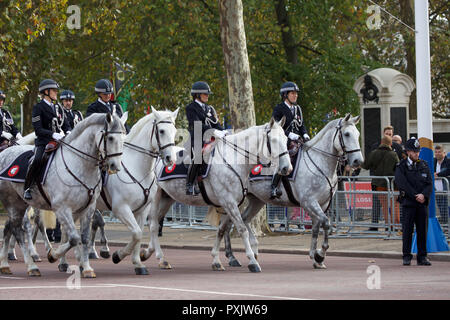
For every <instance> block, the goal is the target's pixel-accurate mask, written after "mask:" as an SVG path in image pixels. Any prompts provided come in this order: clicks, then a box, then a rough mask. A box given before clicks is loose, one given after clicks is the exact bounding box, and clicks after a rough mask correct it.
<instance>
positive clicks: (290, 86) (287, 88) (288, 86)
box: [280, 81, 300, 101]
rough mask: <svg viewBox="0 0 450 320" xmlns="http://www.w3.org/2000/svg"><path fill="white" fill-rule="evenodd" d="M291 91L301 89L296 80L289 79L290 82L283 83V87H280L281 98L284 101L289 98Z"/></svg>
mask: <svg viewBox="0 0 450 320" xmlns="http://www.w3.org/2000/svg"><path fill="white" fill-rule="evenodd" d="M291 91H297V92H299V91H300V89H299V88H298V86H297V85H296V84H295V83H294V82H291V81H288V82H285V83H283V85H282V86H281V89H280V96H281V99H282V100H283V101H284V100H285V99H286V98H287V95H288V93H289V92H291Z"/></svg>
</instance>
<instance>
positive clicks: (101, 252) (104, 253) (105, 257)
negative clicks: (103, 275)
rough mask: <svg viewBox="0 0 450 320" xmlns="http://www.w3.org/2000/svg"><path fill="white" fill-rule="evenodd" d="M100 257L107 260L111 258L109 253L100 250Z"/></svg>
mask: <svg viewBox="0 0 450 320" xmlns="http://www.w3.org/2000/svg"><path fill="white" fill-rule="evenodd" d="M100 257H102V258H103V259H109V257H111V255H110V254H109V251H107V250H100Z"/></svg>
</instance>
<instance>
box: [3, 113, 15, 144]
mask: <svg viewBox="0 0 450 320" xmlns="http://www.w3.org/2000/svg"><path fill="white" fill-rule="evenodd" d="M2 131H6V132H9V133H11V134H12V135H13V136H14V137H15V136H16V135H17V134H18V133H19V130H18V129H17V128H16V126H15V125H14V120H13V118H12V116H11V114H10V113H9V112H8V111H7V110H5V109H3V108H0V135H1V133H2ZM5 140H7V139H6V138H3V137H1V136H0V144H1V143H3V141H5Z"/></svg>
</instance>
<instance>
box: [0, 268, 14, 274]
mask: <svg viewBox="0 0 450 320" xmlns="http://www.w3.org/2000/svg"><path fill="white" fill-rule="evenodd" d="M0 273H1V274H12V272H11V269H10V268H9V267H3V268H0Z"/></svg>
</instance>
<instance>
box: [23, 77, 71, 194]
mask: <svg viewBox="0 0 450 320" xmlns="http://www.w3.org/2000/svg"><path fill="white" fill-rule="evenodd" d="M58 89H59V85H58V83H56V81H54V80H52V79H45V80H43V81H42V82H41V83H40V84H39V93H40V95H41V101H40V102H39V103H37V104H36V105H35V106H34V107H33V112H32V115H31V116H32V119H31V120H32V123H33V128H34V131H35V133H36V140H35V142H34V144H35V151H34V160H33V162H32V163H31V164H30V166H29V167H28V172H27V176H26V178H25V185H24V195H23V197H24V198H25V199H26V200H31V199H32V196H31V187H32V185H33V183H34V182H35V181H36V180H37V178H38V176H39V173H40V171H41V166H42V156H43V155H44V151H45V146H46V145H47V144H48V143H49V142H50V141H52V140H56V141H58V140H61V139H62V138H63V137H64V135H65V134H67V133H70V127H69V124H68V122H67V119H66V118H65V117H64V110H63V108H62V107H61V106H60V105H59V104H58V103H57V101H56V99H57V98H58Z"/></svg>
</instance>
